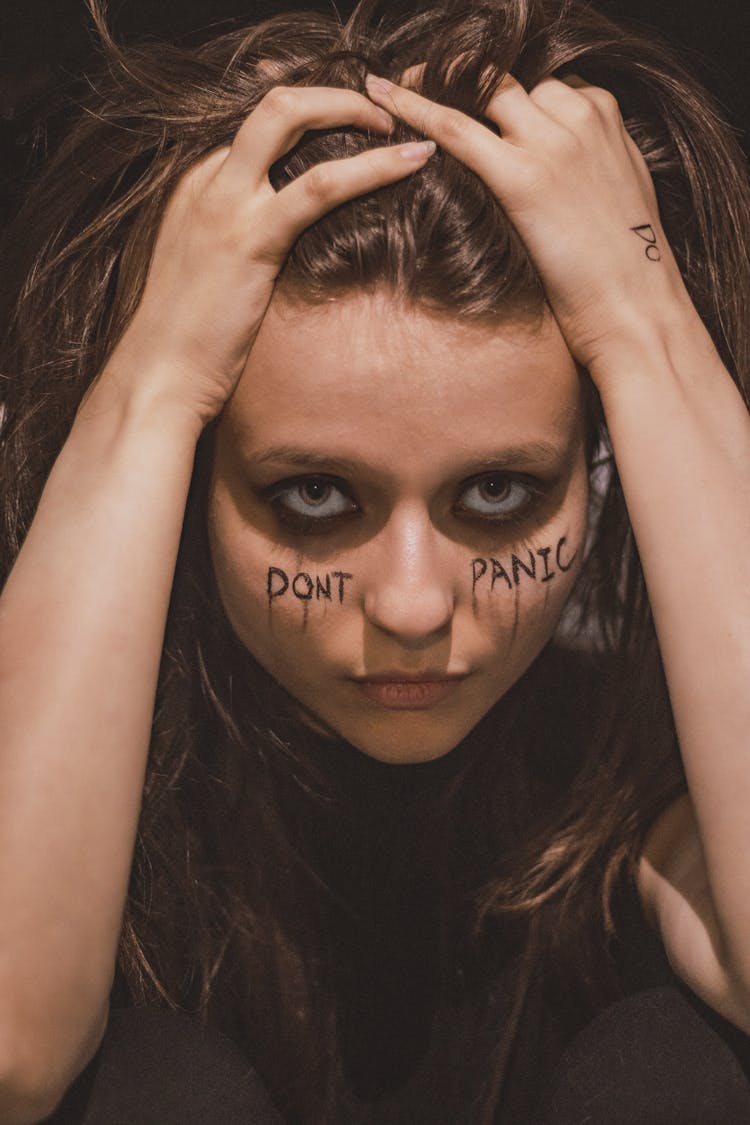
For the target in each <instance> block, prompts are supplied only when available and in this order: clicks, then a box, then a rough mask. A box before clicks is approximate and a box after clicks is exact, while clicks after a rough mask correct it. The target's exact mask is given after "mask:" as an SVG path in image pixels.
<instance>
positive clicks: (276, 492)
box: [262, 471, 554, 535]
mask: <svg viewBox="0 0 750 1125" xmlns="http://www.w3.org/2000/svg"><path fill="white" fill-rule="evenodd" d="M553 487H554V482H550V481H544V480H541V479H540V478H538V477H533V476H530V475H529V474H526V473H512V472H507V471H502V472H501V471H494V472H493V471H489V472H483V473H479V474H477V475H476V476H473V477H469V478H468V479H467V480H464V481H462V482H461V485H460V487H459V489H458V490H457V494H456V499H455V501H454V503H453V507H452V511H453V513H454V515H455V516H456V517H457V518H458V519H461V520H465V521H469V522H472V523H478V524H480V525H484V526H485V527H486V528H487V529H488V530H489V529H490V528H491V529H493V530H497V528H498V526H502V525H505V524H516V525H517V524H523V523H524V522H525V521H526V520H528V519H529V518H530V517H531V515H532V514H533V513H534V512H535V510H536V509H537V508H538V507H539V505H540V504H541V502H542V501H543V500H545V499H546V498H547V496H548V495H549V494H550V493H551V492H552V489H553ZM262 496H263V498H264V499H265V500H266V502H267V503H268V504H270V506H271V508H272V509H273V512H274V514H275V516H276V518H277V520H278V521H279V524H280V525H281V526H282V527H284V528H287V529H289V530H290V531H292V532H293V533H296V534H299V535H323V534H327V533H333V532H335V531H338V530H340V529H341V528H342V527H344V526H345V525H346V523H347V522H349V521H350V520H353V519H357V518H359V517H360V516H361V515H362V514H363V513H362V508H361V507H360V505H359V504H358V502H357V500H356V498H355V496H354V495H353V490H352V489H351V486H350V485H349V484H348V483H347V482H346V481H344V480H342V479H341V478H340V477H335V476H330V475H328V474H326V473H308V474H304V475H300V476H296V477H287V478H286V479H284V480H280V481H277V482H276V483H275V484H272V485H271V486H270V487H268V488H266V489H264V490H263V492H262Z"/></svg>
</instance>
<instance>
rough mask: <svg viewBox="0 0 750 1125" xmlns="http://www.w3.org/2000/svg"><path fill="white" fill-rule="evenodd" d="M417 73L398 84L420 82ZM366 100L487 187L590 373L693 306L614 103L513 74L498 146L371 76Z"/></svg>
mask: <svg viewBox="0 0 750 1125" xmlns="http://www.w3.org/2000/svg"><path fill="white" fill-rule="evenodd" d="M420 69H421V68H410V70H409V71H407V72H406V73H405V74H404V75H403V77H402V82H403V83H408V84H418V79H419V72H420ZM367 88H368V93H369V95H370V97H371V98H372V99H373V100H374V101H376V102H377V103H378V104H379V105H381V106H384V107H386V108H387V109H388V110H389V111H390V112H391V113H393V114H394V115H397V116H399V117H401V118H402V119H403V120H404V121H406V122H408V124H410V125H411V126H413V127H414V128H416V129H418V130H419V131H420V132H423V133H424V134H425V135H427V136H429V137H432V138H433V139H434V140H435V141H436V142H437V143H438V144H439V145H441V146H442V147H443V148H444V149H445V150H446V151H447V152H449V153H451V154H452V155H453V156H455V157H456V158H457V159H459V160H461V161H462V162H463V163H464V164H466V165H467V167H469V168H471V169H472V170H473V171H475V172H476V173H477V174H478V175H479V176H481V178H482V179H483V180H484V181H485V183H486V184H487V186H488V187H489V188H490V190H491V191H492V192H493V193H494V194H495V196H496V197H497V198H498V200H499V201H500V203H501V204H502V206H503V208H504V209H505V211H506V213H507V215H508V217H509V218H510V220H511V222H512V223H513V224H514V226H515V227H516V228H517V230H518V232H519V234H520V236H521V238H522V239H523V241H524V243H525V245H526V247H527V249H528V251H529V253H530V255H531V257H532V259H533V261H534V264H535V266H536V268H537V270H538V271H539V274H540V276H541V278H542V282H543V285H544V288H545V292H546V295H547V299H548V301H549V303H550V306H551V307H552V311H553V312H554V314H555V317H556V318H557V321H558V323H559V325H560V329H561V331H562V333H563V335H564V337H565V340H566V343H567V345H568V347H569V349H570V351H571V353H572V354H573V355H574V357H575V358H576V359H577V360H578V362H579V363H581V364H582V365H583V366H584V367H587V368H588V369H589V371H591V372H592V374H594V377H596V376H595V372H596V371H597V369H598V365H599V362H600V360H601V358H602V356H603V355H604V354H605V353H607V351H608V350H609V349H610V348H611V347H612V346H614V345H615V344H616V342H617V341H619V340H625V341H627V340H628V339H630V338H632V337H633V335H634V334H638V333H641V332H642V331H643V326H644V321H645V322H652V323H653V321H654V319H655V318H657V317H659V316H663V317H664V318H665V320H668V319H669V318H670V316H671V315H672V312H676V311H677V310H678V309H679V310H680V311H681V312H682V311H683V310H684V308H685V303H686V301H689V298H688V297H687V293H686V290H685V288H684V285H683V282H682V278H681V276H680V273H679V270H678V268H677V264H676V262H675V260H674V257H673V255H672V252H671V250H670V247H669V245H668V243H667V240H666V237H665V235H664V231H663V229H662V226H661V223H660V221H659V213H658V207H657V202H656V194H655V191H654V186H653V183H652V181H651V176H650V174H649V172H648V169H647V167H646V164H645V161H644V159H643V157H642V155H641V153H640V151H639V150H638V148H637V146H636V144H635V142H634V141H633V140H632V138H631V137H630V136H629V135H628V133H627V131H626V129H625V127H624V125H623V122H622V118H621V116H620V111H619V108H618V105H617V102H616V100H615V98H614V97H613V96H612V95H611V94H610V93H609V92H608V91H606V90H603V89H599V88H598V87H595V86H591V85H588V84H587V83H585V82H583V81H582V80H581V79H579V78H575V77H569V78H566V79H565V80H563V81H560V80H558V79H555V78H546V79H544V80H543V81H542V82H540V83H539V85H538V86H536V87H535V88H534V89H533V90H532V91H531V93H530V94H529V93H526V91H525V90H524V89H523V87H522V86H521V85H520V83H518V82H516V81H515V79H513V78H512V77H511V76H509V75H508V76H506V77H505V78H504V79H503V81H502V83H501V84H500V86H499V88H498V90H497V92H496V93H495V95H494V97H493V98H492V100H491V102H490V104H489V106H488V108H487V110H486V113H485V116H486V117H487V119H488V120H489V121H491V122H493V123H495V124H496V125H498V126H499V129H500V132H501V137H498V136H497V135H496V134H495V133H494V132H492V131H491V130H490V129H488V128H486V127H485V126H484V125H483V124H481V123H480V122H478V121H476V120H474V119H473V118H471V117H468V116H466V115H465V114H463V113H461V112H460V111H458V110H455V109H452V108H448V107H446V106H441V105H439V104H437V103H435V102H431V101H429V100H428V99H426V98H424V97H422V96H421V95H420V94H419V93H417V92H416V90H414V89H411V88H408V86H407V85H395V84H393V83H385V81H384V80H383V79H380V78H377V77H375V76H370V77H369V78H368V82H367Z"/></svg>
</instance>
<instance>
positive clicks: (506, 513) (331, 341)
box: [209, 294, 588, 762]
mask: <svg viewBox="0 0 750 1125" xmlns="http://www.w3.org/2000/svg"><path fill="white" fill-rule="evenodd" d="M587 491H588V490H587V472H586V463H585V457H584V445H583V416H582V404H581V395H580V387H579V380H578V376H577V372H576V369H575V366H574V364H573V361H572V359H571V357H570V354H569V352H568V351H567V348H566V347H565V344H564V342H563V340H562V337H561V335H560V332H559V330H558V328H557V326H556V324H555V322H554V320H553V319H552V317H551V316H547V317H546V318H545V320H544V322H543V323H542V325H541V326H539V325H534V326H533V327H531V326H528V325H525V324H523V323H511V324H504V323H499V324H497V325H495V326H493V327H492V328H488V327H486V326H477V325H476V324H471V323H465V322H463V321H462V320H461V319H460V318H458V317H451V316H447V315H436V314H431V313H428V312H426V311H415V310H414V309H405V308H403V307H401V306H399V305H398V304H397V303H396V302H395V300H393V299H392V298H390V297H389V296H387V295H385V294H377V295H374V296H373V295H365V294H357V295H352V296H350V297H347V298H346V299H343V300H340V301H333V302H331V303H329V304H326V305H324V306H303V307H300V306H291V305H289V304H287V303H285V302H284V301H283V300H282V299H281V298H276V299H275V300H274V302H272V304H271V307H270V308H269V311H268V313H267V315H266V317H265V319H264V321H263V324H262V326H261V330H260V333H259V335H258V338H257V340H256V343H255V345H254V347H253V349H252V352H251V355H250V359H249V361H248V364H247V368H246V370H245V372H244V374H243V377H242V379H241V381H240V383H239V385H238V387H237V390H236V391H235V394H234V395H233V397H232V399H231V401H230V402H229V403H228V405H227V407H226V409H225V410H224V412H223V414H222V416H221V417H220V419H219V422H218V425H217V431H216V446H215V458H214V468H213V475H212V481H211V489H210V497H209V535H210V542H211V550H212V555H213V560H214V565H215V569H216V575H217V580H218V584H219V590H220V592H221V597H222V600H223V603H224V606H225V608H226V611H227V614H228V616H229V619H230V621H231V623H232V625H233V627H234V629H235V631H236V633H237V634H238V636H239V637H240V638H241V640H242V641H243V642H244V644H245V645H246V646H247V648H248V649H249V650H250V652H251V653H252V654H253V656H254V657H255V658H256V659H257V660H258V661H259V663H260V664H261V665H263V666H264V667H265V668H266V669H267V670H268V671H269V672H270V673H271V675H273V676H274V677H275V678H276V679H277V680H278V681H279V682H280V683H281V684H282V685H283V686H284V687H285V688H286V689H287V690H288V691H289V692H291V694H292V695H294V696H295V697H296V698H297V699H298V700H299V701H300V703H301V704H302V705H303V707H304V708H305V709H306V710H307V712H309V713H311V715H312V716H313V717H314V718H315V719H316V720H317V724H318V725H321V724H322V725H323V726H324V727H329V728H332V729H333V730H334V731H337V732H338V733H339V734H340V735H342V736H343V737H344V738H346V739H347V740H348V741H350V742H351V743H353V745H355V746H356V747H358V748H359V749H360V750H362V751H364V753H366V754H369V755H371V756H372V757H374V758H379V759H381V760H383V761H389V762H416V761H424V760H427V759H431V758H437V757H439V756H441V755H443V754H446V753H447V752H448V751H449V750H451V749H452V748H453V747H454V746H455V745H456V744H457V743H458V742H459V741H460V740H461V739H462V738H463V736H464V735H466V734H467V733H468V732H469V731H470V730H471V728H472V727H473V726H474V725H475V724H476V723H477V722H478V721H479V719H480V718H481V717H482V716H483V715H484V714H485V713H486V712H487V711H488V709H489V708H490V707H492V705H493V704H494V703H495V702H496V701H497V700H498V699H499V698H500V697H501V696H502V695H503V694H504V693H505V692H506V691H507V690H508V689H509V688H510V687H511V685H512V684H513V683H514V682H515V681H516V680H517V679H518V678H519V677H520V676H521V674H522V673H523V672H524V671H525V670H526V668H527V667H528V666H529V664H530V663H531V662H532V661H533V660H534V658H535V656H536V655H537V654H538V653H539V651H540V650H541V648H542V647H543V645H544V644H545V642H546V641H547V640H548V639H549V638H550V636H551V634H552V632H553V630H554V628H555V625H556V623H557V621H558V619H559V617H560V613H561V610H562V608H563V605H564V603H565V601H566V599H567V597H568V594H569V593H570V590H571V588H572V586H573V583H574V581H575V578H576V575H577V572H578V569H579V566H580V563H581V556H582V553H583V541H584V535H585V529H586V527H585V525H586V508H587Z"/></svg>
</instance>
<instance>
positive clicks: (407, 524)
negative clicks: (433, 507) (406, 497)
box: [364, 511, 456, 644]
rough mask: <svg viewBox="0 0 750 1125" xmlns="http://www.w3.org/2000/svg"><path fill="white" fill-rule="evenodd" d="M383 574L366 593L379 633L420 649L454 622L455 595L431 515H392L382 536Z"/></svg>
mask: <svg viewBox="0 0 750 1125" xmlns="http://www.w3.org/2000/svg"><path fill="white" fill-rule="evenodd" d="M381 536H382V537H383V538H382V546H383V550H382V552H380V553H379V554H378V556H377V564H378V568H377V571H376V573H374V574H373V576H372V577H371V579H370V580H369V581H368V582H367V584H366V586H365V591H364V612H365V616H366V617H367V619H368V620H369V621H370V622H371V623H372V624H373V625H375V626H376V627H377V628H378V629H381V630H383V631H384V632H386V633H389V634H391V635H392V636H395V637H398V639H399V640H400V641H402V643H407V644H408V643H411V644H417V643H419V642H421V641H424V640H427V639H430V638H433V637H434V636H435V635H436V634H439V633H441V632H443V631H444V630H445V629H446V628H447V627H448V625H449V624H450V622H451V619H452V617H453V611H454V608H455V600H456V591H455V587H454V584H453V581H452V578H451V571H450V567H449V565H447V562H448V560H447V559H445V558H442V559H441V551H440V536H439V535H438V532H437V531H436V529H435V528H434V527H433V525H432V522H431V521H430V518H429V515H428V514H427V513H426V512H425V513H420V512H415V511H405V512H403V513H398V514H397V513H393V514H392V516H391V519H390V520H389V522H388V524H387V525H386V526H385V527H384V528H383V530H382V531H381Z"/></svg>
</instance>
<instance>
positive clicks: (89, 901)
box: [0, 372, 199, 1070]
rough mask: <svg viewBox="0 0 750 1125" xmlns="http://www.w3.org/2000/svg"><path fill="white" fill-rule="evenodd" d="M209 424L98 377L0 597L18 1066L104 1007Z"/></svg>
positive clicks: (6, 898) (10, 1034)
mask: <svg viewBox="0 0 750 1125" xmlns="http://www.w3.org/2000/svg"><path fill="white" fill-rule="evenodd" d="M105 376H106V372H105ZM198 432H199V430H198V428H197V427H193V426H191V425H190V424H189V422H188V420H187V418H181V417H179V416H176V415H173V414H170V413H169V412H168V411H166V410H160V409H159V408H157V407H156V405H155V404H147V403H145V402H140V401H138V400H137V398H136V396H127V395H124V394H122V393H121V392H120V391H119V390H118V387H117V383H116V381H115V380H111V381H110V380H108V379H107V378H103V379H102V380H101V381H100V383H99V384H98V385H97V387H96V389H95V390H94V392H93V393H92V395H91V396H90V398H89V399H88V401H87V402H86V403H85V405H84V406H83V407H82V409H81V411H80V412H79V416H78V418H77V419H76V422H75V424H74V426H73V429H72V432H71V434H70V436H69V439H68V441H67V442H66V444H65V446H64V448H63V450H62V451H61V453H60V456H59V457H58V459H57V461H56V463H55V465H54V468H53V470H52V473H51V475H50V477H49V479H48V481H47V484H46V486H45V489H44V492H43V494H42V498H41V501H40V504H39V507H38V510H37V513H36V516H35V518H34V521H33V524H32V526H31V529H30V531H29V534H28V536H27V538H26V541H25V543H24V545H23V548H22V550H21V552H20V554H19V557H18V559H17V561H16V564H15V566H14V569H13V571H12V572H11V575H10V577H9V579H8V582H7V585H6V587H5V590H4V591H3V593H2V597H0V730H2V739H1V741H0V1012H1V1013H2V1015H1V1016H0V1055H1V1054H4V1055H5V1058H4V1059H0V1062H2V1063H3V1065H4V1066H5V1067H6V1069H7V1068H8V1067H10V1066H11V1063H14V1062H15V1064H17V1065H18V1066H19V1067H20V1068H21V1069H23V1066H24V1061H25V1060H27V1059H28V1060H31V1061H29V1066H30V1067H31V1066H32V1062H33V1058H34V1057H37V1055H38V1056H39V1057H44V1055H45V1052H46V1051H47V1050H58V1051H60V1052H61V1057H60V1058H59V1059H58V1058H57V1057H55V1058H54V1059H53V1058H52V1056H50V1062H49V1065H50V1066H51V1067H52V1068H53V1069H54V1066H55V1065H57V1064H58V1063H59V1065H60V1066H61V1068H62V1069H63V1070H64V1068H65V1066H66V1065H72V1063H71V1059H72V1060H73V1061H74V1059H75V1053H76V1050H80V1051H83V1052H85V1050H86V1045H87V1043H88V1042H89V1040H90V1038H91V1035H92V1034H93V1029H94V1028H95V1026H96V1025H97V1023H99V1024H100V1023H101V1017H102V1012H103V1011H104V1009H105V1007H106V1000H107V995H108V991H109V987H110V983H111V977H112V970H113V964H114V957H115V952H116V947H117V941H118V936H119V930H120V926H121V918H122V910H123V905H124V901H125V896H126V891H127V884H128V877H129V869H130V864H131V857H132V849H133V842H134V837H135V831H136V826H137V820H138V813H139V808H140V802H141V791H142V785H143V776H144V768H145V761H146V756H147V751H148V745H149V737H150V729H151V722H152V714H153V705H154V695H155V688H156V682H157V675H158V668H159V661H160V654H161V649H162V643H163V632H164V624H165V619H166V613H167V606H168V601H169V595H170V589H171V584H172V578H173V570H174V564H175V558H176V554H177V548H178V544H179V537H180V531H181V526H182V519H183V514H184V507H185V500H186V496H187V490H188V486H189V482H190V475H191V470H192V463H193V456H194V450H195V442H196V440H197V436H198ZM55 1045H57V1046H55ZM66 1052H68V1053H70V1055H71V1059H68V1058H66V1057H65V1053H66ZM16 1053H17V1056H18V1057H17V1058H15V1055H16ZM9 1055H11V1056H14V1057H13V1058H11V1060H10V1062H9V1061H8V1056H9ZM11 1069H12V1068H11Z"/></svg>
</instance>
